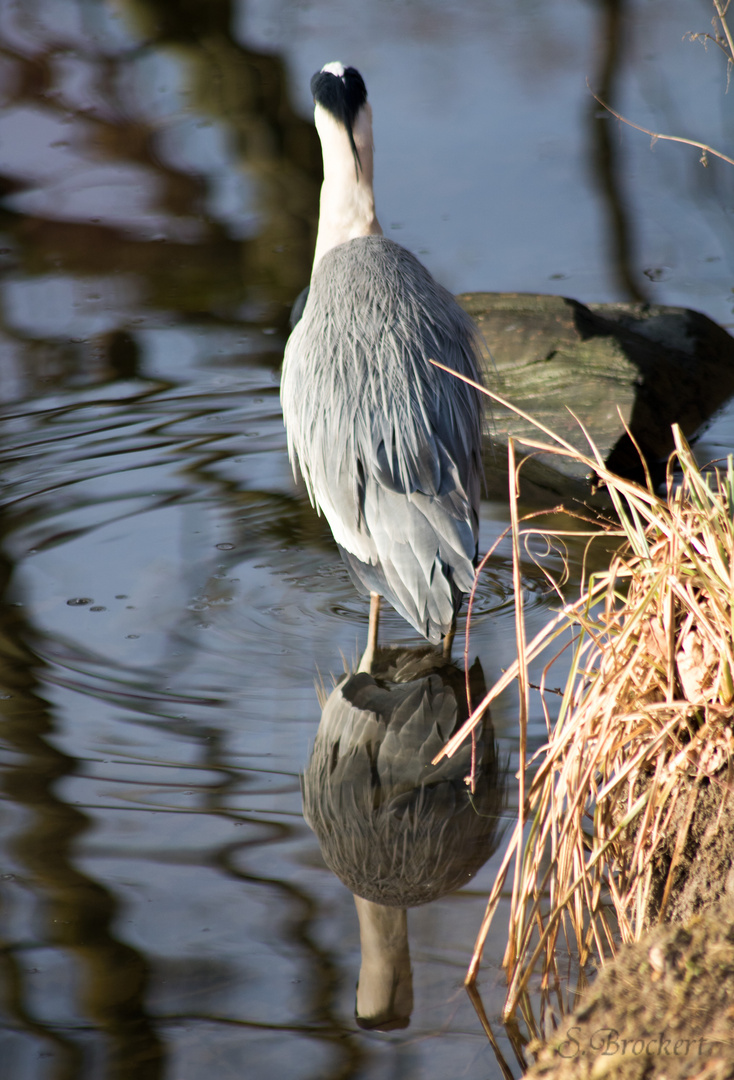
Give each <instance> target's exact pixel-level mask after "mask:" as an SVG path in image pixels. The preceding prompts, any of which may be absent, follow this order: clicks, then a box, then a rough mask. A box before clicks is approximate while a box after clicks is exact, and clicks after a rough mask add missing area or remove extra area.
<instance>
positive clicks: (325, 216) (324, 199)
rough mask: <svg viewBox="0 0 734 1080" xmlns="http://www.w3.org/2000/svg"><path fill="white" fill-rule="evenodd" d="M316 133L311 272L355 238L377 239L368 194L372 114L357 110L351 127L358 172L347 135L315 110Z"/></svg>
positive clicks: (371, 199)
mask: <svg viewBox="0 0 734 1080" xmlns="http://www.w3.org/2000/svg"><path fill="white" fill-rule="evenodd" d="M315 120H316V129H317V131H318V133H319V137H320V139H321V151H322V154H323V158H324V182H323V184H322V186H321V201H320V207H319V231H318V236H317V238H316V253H315V255H314V261H313V268H314V270H315V269H316V266H317V265H318V263H319V261H320V260H321V259H322V258H323V256H324V255H325V254H326V252H327V251H330V250H331V248H333V247H336V245H337V244H343V243H344V242H345V241H347V240H353V239H354V238H355V237H357V236H381V235H382V229H381V227H380V223H379V221H378V220H377V216H376V214H375V196H374V193H373V190H372V177H373V163H372V154H373V147H372V110H371V108H370V106H369V104H366V105H364V106H363V107H362V109H360V111H359V114H358V116H357V118H356V120H355V123H354V129H353V134H354V142H355V145H356V147H357V151H358V153H359V159H360V163H361V168H360V169H359V170H357V169H356V168H355V161H354V154H353V153H352V147H351V144H350V141H349V135H348V134H347V131H346V130H345V128H344V127H343V125H342V124H339V123H338V122H337V121H336V120H335V119H334V118H333V117H332V116H331V114H330V113H328V112H327V111H326V110H325V109H323V108H321V106H320V105H317V106H316V110H315Z"/></svg>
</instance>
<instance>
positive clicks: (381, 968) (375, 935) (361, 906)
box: [354, 896, 413, 1027]
mask: <svg viewBox="0 0 734 1080" xmlns="http://www.w3.org/2000/svg"><path fill="white" fill-rule="evenodd" d="M354 903H355V906H356V908H357V917H358V918H359V937H360V944H361V946H362V964H361V967H360V969H359V983H358V986H357V1006H356V1014H357V1017H358V1019H359V1020H361V1021H362V1026H365V1027H378V1026H385V1027H393V1026H394V1027H405V1025H406V1023H407V1021H408V1020H409V1019H410V1014H411V1012H412V1011H413V979H412V973H411V969H410V948H409V945H408V918H407V912H406V911H405V908H391V907H383V906H382V905H381V904H373V903H372V902H371V901H370V900H363V899H362V897H361V896H355V897H354Z"/></svg>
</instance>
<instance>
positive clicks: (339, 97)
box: [311, 67, 367, 176]
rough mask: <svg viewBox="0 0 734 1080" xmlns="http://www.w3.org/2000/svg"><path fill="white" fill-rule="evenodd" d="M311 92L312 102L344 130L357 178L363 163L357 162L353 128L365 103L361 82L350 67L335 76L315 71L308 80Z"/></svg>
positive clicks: (363, 88) (362, 82)
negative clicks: (347, 136) (324, 110)
mask: <svg viewBox="0 0 734 1080" xmlns="http://www.w3.org/2000/svg"><path fill="white" fill-rule="evenodd" d="M311 93H312V94H313V99H314V101H315V102H316V103H317V104H318V105H320V106H321V107H322V109H326V111H327V112H328V113H331V115H332V116H333V117H334V119H335V120H337V121H338V123H340V124H343V125H344V127H345V128H346V130H347V133H348V135H349V141H350V143H351V145H352V153H353V154H354V165H355V168H356V169H357V176H359V169H361V167H362V162H361V161H360V160H359V153H358V151H357V147H356V145H355V142H354V131H353V129H354V121H355V119H356V117H357V113H358V112H359V110H360V109H361V108H362V106H363V105H364V103H365V102H366V100H367V87H366V86H365V85H364V79H363V78H362V76H361V75H360V74H359V72H358V71H357V69H356V68H353V67H348V68H345V69H344V74H343V75H334V74H332V72H330V71H317V72H316V74H315V75H314V77H313V78H312V79H311Z"/></svg>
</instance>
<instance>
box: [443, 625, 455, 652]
mask: <svg viewBox="0 0 734 1080" xmlns="http://www.w3.org/2000/svg"><path fill="white" fill-rule="evenodd" d="M455 635H456V619H454V621H453V622H452V624H451V629H450V630H449V632H448V634H447V635H446V637H445V638H444V639H443V656H444V660H450V659H451V646H452V645H453V643H454V636H455Z"/></svg>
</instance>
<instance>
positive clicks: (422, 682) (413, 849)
mask: <svg viewBox="0 0 734 1080" xmlns="http://www.w3.org/2000/svg"><path fill="white" fill-rule="evenodd" d="M469 678H470V684H471V694H472V698H473V699H474V700H479V699H481V698H482V697H483V696H484V693H485V692H486V687H485V685H484V676H483V673H482V669H481V665H480V664H479V661H476V662H475V663H474V665H473V666H472V667H471V669H470V671H469ZM468 715H469V709H468V706H467V700H466V686H465V676H464V673H463V672H462V671H460V670H459V669H458V668H457V667H456V666H455V665H454V664H452V663H451V662H450V661H448V660H446V659H445V658H444V657H442V656H441V655H440V654H438V655H437V653H436V652H435V650H433V649H431V648H430V647H429V646H426V645H424V646H423V647H422V648H420V649H405V648H402V649H400V648H397V649H396V648H392V649H384V648H383V649H378V650H377V655H376V657H375V661H374V666H373V671H372V672H371V673H368V672H357V673H354V674H351V675H345V676H344V677H343V678H342V679H341V680H340V681H339V682H338V683H337V685H336V686H335V687H334V689H333V691H332V692H331V694H330V695H329V696H328V698H326V700H323V699H322V714H321V722H320V724H319V729H318V733H317V735H316V741H315V743H314V747H313V751H312V753H311V757H310V760H309V763H308V766H307V768H306V770H305V771H304V773H303V777H302V790H303V814H304V817H305V819H306V821H307V822H308V824H309V826H310V827H311V828H312V829H313V831H314V833H315V834H316V836H317V838H318V841H319V846H320V848H321V853H322V855H323V858H324V862H325V863H326V865H327V866H328V867H329V869H330V870H332V871H333V872H334V873H335V874H336V876H337V877H338V878H340V880H341V881H342V882H343V883H344V884H345V885H346V886H347V888H348V889H349V890H350V892H352V893H353V894H354V901H355V906H356V909H357V916H358V919H359V927H360V941H361V947H362V964H361V968H360V973H359V982H358V986H357V1000H356V1008H355V1012H356V1016H357V1022H358V1024H359V1025H360V1027H368V1028H380V1030H390V1029H391V1028H396V1027H405V1026H407V1023H408V1021H409V1018H410V1013H411V1010H412V1001H413V990H412V985H413V984H412V978H411V969H410V949H409V944H408V922H407V913H406V908H408V907H414V906H416V905H419V904H426V903H429V902H431V901H432V900H435V899H437V898H438V897H440V896H444V895H445V894H446V893H448V892H451V891H453V890H455V889H458V888H461V886H462V885H465V884H466V883H467V881H469V880H470V879H471V878H472V877H473V875H474V874H476V873H477V871H478V870H479V869H480V867H481V866H483V865H484V863H485V862H486V861H487V859H488V858H489V857H490V855H492V853H493V852H494V851H495V850H496V848H497V845H498V844H499V841H500V838H501V832H502V829H501V824H502V821H501V815H502V810H503V807H504V801H505V768H503V767H502V765H501V764H500V762H499V760H498V755H497V749H496V745H495V741H494V734H493V731H492V727H491V721H490V719H489V716H488V714H487V715H486V716H485V718H484V721H483V723H482V726H481V728H480V729H479V730H478V733H477V739H476V742H475V745H474V748H473V749H472V746H471V745H470V743H466V744H464V746H463V747H462V748H461V749H460V750H459V751H458V753H457V754H456V755H455V756H454V757H452V758H444V760H443V761H441V762H440V763H439V764H438V765H432V764H431V759H432V758H433V757H434V755H435V754H436V753H437V752H438V750H439V749H440V748H441V747H442V746H444V745H445V742H446V740H447V739H448V738H450V736H451V735H452V734H453V732H454V731H456V730H458V728H459V727H460V726H461V724H462V723H463V722H464V720H465V719H466V718H467V716H468ZM472 758H474V763H475V766H476V779H477V782H476V789H475V792H474V794H473V795H472V794H470V792H469V790H468V788H467V784H466V776H467V774H468V773H469V771H470V769H471V766H472Z"/></svg>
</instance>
